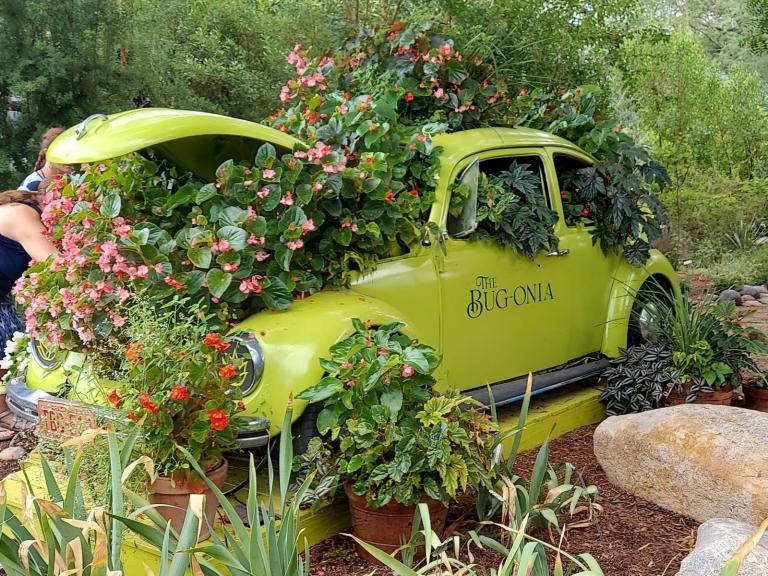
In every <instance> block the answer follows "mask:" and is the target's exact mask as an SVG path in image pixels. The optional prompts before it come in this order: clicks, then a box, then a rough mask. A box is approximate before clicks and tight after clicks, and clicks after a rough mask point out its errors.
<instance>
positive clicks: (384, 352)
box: [379, 348, 389, 356]
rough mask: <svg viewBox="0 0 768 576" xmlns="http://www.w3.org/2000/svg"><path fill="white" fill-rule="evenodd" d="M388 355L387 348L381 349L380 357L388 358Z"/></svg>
mask: <svg viewBox="0 0 768 576" xmlns="http://www.w3.org/2000/svg"><path fill="white" fill-rule="evenodd" d="M387 354H389V350H387V349H386V348H379V356H386V355H387Z"/></svg>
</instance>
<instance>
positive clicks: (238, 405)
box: [237, 400, 245, 412]
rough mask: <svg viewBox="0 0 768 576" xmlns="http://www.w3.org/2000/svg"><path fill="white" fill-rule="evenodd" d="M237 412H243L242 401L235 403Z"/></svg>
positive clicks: (243, 404) (243, 405)
mask: <svg viewBox="0 0 768 576" xmlns="http://www.w3.org/2000/svg"><path fill="white" fill-rule="evenodd" d="M237 410H238V411H239V412H242V411H243V410H245V403H244V402H243V401H242V400H239V401H238V402H237Z"/></svg>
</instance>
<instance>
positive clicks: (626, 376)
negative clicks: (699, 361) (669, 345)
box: [600, 344, 680, 416]
mask: <svg viewBox="0 0 768 576" xmlns="http://www.w3.org/2000/svg"><path fill="white" fill-rule="evenodd" d="M603 377H604V378H605V389H604V390H603V392H602V394H600V400H602V401H603V402H605V412H606V414H608V416H617V415H620V414H631V413H633V412H643V411H645V410H652V409H654V408H658V407H660V406H661V405H662V403H663V402H664V399H665V398H666V397H667V395H668V394H669V392H670V391H671V390H672V389H673V388H676V387H677V385H678V383H679V382H680V373H679V372H678V371H677V370H676V369H675V367H674V365H673V361H672V353H671V352H670V351H669V350H668V349H666V348H665V347H664V346H660V345H658V344H640V345H637V346H631V347H629V348H626V349H622V350H621V352H620V355H619V357H618V358H616V359H615V360H612V361H611V367H610V368H609V369H608V370H606V372H605V373H604V374H603Z"/></svg>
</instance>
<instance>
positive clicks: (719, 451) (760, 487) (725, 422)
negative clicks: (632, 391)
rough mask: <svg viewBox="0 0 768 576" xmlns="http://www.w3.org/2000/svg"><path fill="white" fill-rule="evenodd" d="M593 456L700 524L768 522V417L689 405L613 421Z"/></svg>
mask: <svg viewBox="0 0 768 576" xmlns="http://www.w3.org/2000/svg"><path fill="white" fill-rule="evenodd" d="M594 449H595V456H597V460H598V462H599V463H600V465H601V466H602V467H603V470H605V473H606V475H607V476H608V479H609V480H610V481H611V482H612V483H613V484H615V485H617V486H619V487H620V488H622V489H624V490H626V491H627V492H630V493H632V494H635V495H636V496H639V497H641V498H644V499H646V500H650V501H651V502H654V503H655V504H658V505H659V506H662V507H663V508H667V509H668V510H673V511H675V512H678V513H679V514H684V515H686V516H690V517H691V518H694V519H695V520H698V521H699V522H705V521H706V520H710V519H711V518H735V519H737V520H741V521H743V522H749V523H751V524H756V525H759V524H760V523H761V522H762V521H763V520H764V519H765V518H766V517H768V413H763V412H756V411H754V410H746V409H743V408H734V407H732V406H709V405H705V404H683V405H681V406H671V407H668V408H659V409H658V410H650V411H648V412H643V413H641V414H627V415H625V416H612V417H610V418H608V419H607V420H605V421H603V423H602V424H600V425H599V426H598V427H597V429H596V430H595V436H594Z"/></svg>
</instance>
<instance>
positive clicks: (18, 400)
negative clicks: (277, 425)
mask: <svg viewBox="0 0 768 576" xmlns="http://www.w3.org/2000/svg"><path fill="white" fill-rule="evenodd" d="M5 392H6V397H5V399H6V402H7V403H8V409H9V410H10V411H11V412H13V413H14V414H15V415H16V416H18V417H19V418H21V419H22V420H24V421H25V422H30V423H32V424H37V402H38V400H41V399H42V400H55V401H57V402H65V403H67V404H73V405H80V406H84V404H82V403H80V402H76V401H74V400H66V399H63V398H58V397H56V396H52V395H51V394H48V392H44V391H43V390H36V389H34V388H28V387H27V384H26V382H25V381H24V378H22V377H19V378H15V379H13V380H11V382H9V383H8V385H7V386H6V388H5ZM97 411H98V412H99V413H102V412H103V413H102V414H101V415H102V416H104V417H105V418H107V419H109V418H110V417H112V418H113V417H114V414H113V413H109V414H108V413H107V410H98V409H97ZM238 419H239V420H240V422H241V424H240V425H239V426H238V427H237V438H236V439H235V445H236V448H237V449H240V450H246V449H248V448H258V447H261V446H266V445H267V443H268V442H269V420H268V419H266V418H258V417H256V416H241V417H240V418H238Z"/></svg>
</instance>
